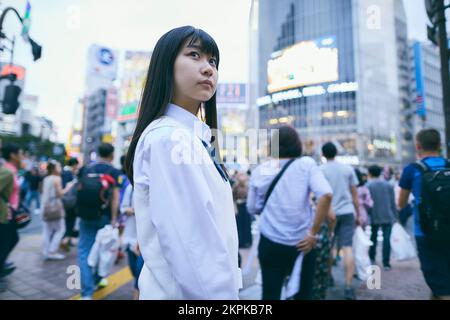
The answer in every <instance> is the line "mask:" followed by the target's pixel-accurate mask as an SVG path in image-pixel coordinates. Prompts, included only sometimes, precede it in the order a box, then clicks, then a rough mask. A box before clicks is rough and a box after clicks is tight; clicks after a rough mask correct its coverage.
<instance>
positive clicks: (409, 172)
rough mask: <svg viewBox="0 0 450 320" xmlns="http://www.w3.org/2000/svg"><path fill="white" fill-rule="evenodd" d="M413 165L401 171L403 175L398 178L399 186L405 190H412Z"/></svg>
mask: <svg viewBox="0 0 450 320" xmlns="http://www.w3.org/2000/svg"><path fill="white" fill-rule="evenodd" d="M414 171H415V167H414V165H412V164H410V165H408V166H407V167H405V169H404V170H403V174H402V176H401V178H400V182H399V184H398V185H399V186H400V188H402V189H405V190H412V187H413V181H414Z"/></svg>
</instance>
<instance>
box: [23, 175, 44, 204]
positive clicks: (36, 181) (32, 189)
mask: <svg viewBox="0 0 450 320" xmlns="http://www.w3.org/2000/svg"><path fill="white" fill-rule="evenodd" d="M25 180H26V181H27V186H28V191H27V193H26V198H25V205H26V206H27V207H28V209H30V210H31V205H32V204H33V201H35V202H36V208H35V211H36V212H37V213H39V209H40V208H41V203H40V197H41V195H40V193H39V188H40V186H41V182H42V180H43V179H42V177H41V175H40V174H39V170H38V169H37V168H32V169H31V170H30V171H28V172H27V173H26V174H25Z"/></svg>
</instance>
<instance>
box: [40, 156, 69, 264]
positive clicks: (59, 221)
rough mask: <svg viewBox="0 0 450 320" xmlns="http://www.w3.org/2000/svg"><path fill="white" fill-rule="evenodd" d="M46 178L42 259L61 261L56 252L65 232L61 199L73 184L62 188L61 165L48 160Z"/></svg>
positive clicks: (43, 196) (61, 256)
mask: <svg viewBox="0 0 450 320" xmlns="http://www.w3.org/2000/svg"><path fill="white" fill-rule="evenodd" d="M47 172H48V175H47V177H45V178H44V182H43V184H42V198H41V203H42V219H43V237H44V241H43V248H42V254H43V256H44V258H46V259H49V260H62V259H64V258H65V257H64V255H63V254H60V253H59V252H58V249H59V245H60V243H61V240H62V238H63V236H64V233H65V232H66V226H65V220H64V216H65V212H64V207H63V204H62V200H61V198H62V197H63V195H64V194H65V193H66V192H68V191H69V190H70V188H71V187H72V186H73V183H68V184H67V186H66V188H65V189H63V188H62V179H61V165H60V164H59V162H56V161H54V160H50V161H49V162H48V164H47Z"/></svg>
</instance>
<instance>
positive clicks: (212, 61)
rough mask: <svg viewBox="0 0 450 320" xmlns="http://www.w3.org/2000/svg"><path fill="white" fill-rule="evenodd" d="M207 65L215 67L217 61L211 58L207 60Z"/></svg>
mask: <svg viewBox="0 0 450 320" xmlns="http://www.w3.org/2000/svg"><path fill="white" fill-rule="evenodd" d="M209 63H211V64H212V65H214V66H217V59H215V58H211V59H209Z"/></svg>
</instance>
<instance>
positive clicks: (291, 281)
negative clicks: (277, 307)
mask: <svg viewBox="0 0 450 320" xmlns="http://www.w3.org/2000/svg"><path fill="white" fill-rule="evenodd" d="M302 264H303V252H300V254H299V255H298V257H297V259H296V260H295V264H294V267H293V268H292V272H291V275H290V276H289V278H288V279H287V280H286V281H285V284H284V285H283V288H282V289H281V300H288V299H290V298H292V297H293V296H295V295H296V294H297V293H298V292H299V291H300V279H301V274H302Z"/></svg>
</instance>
